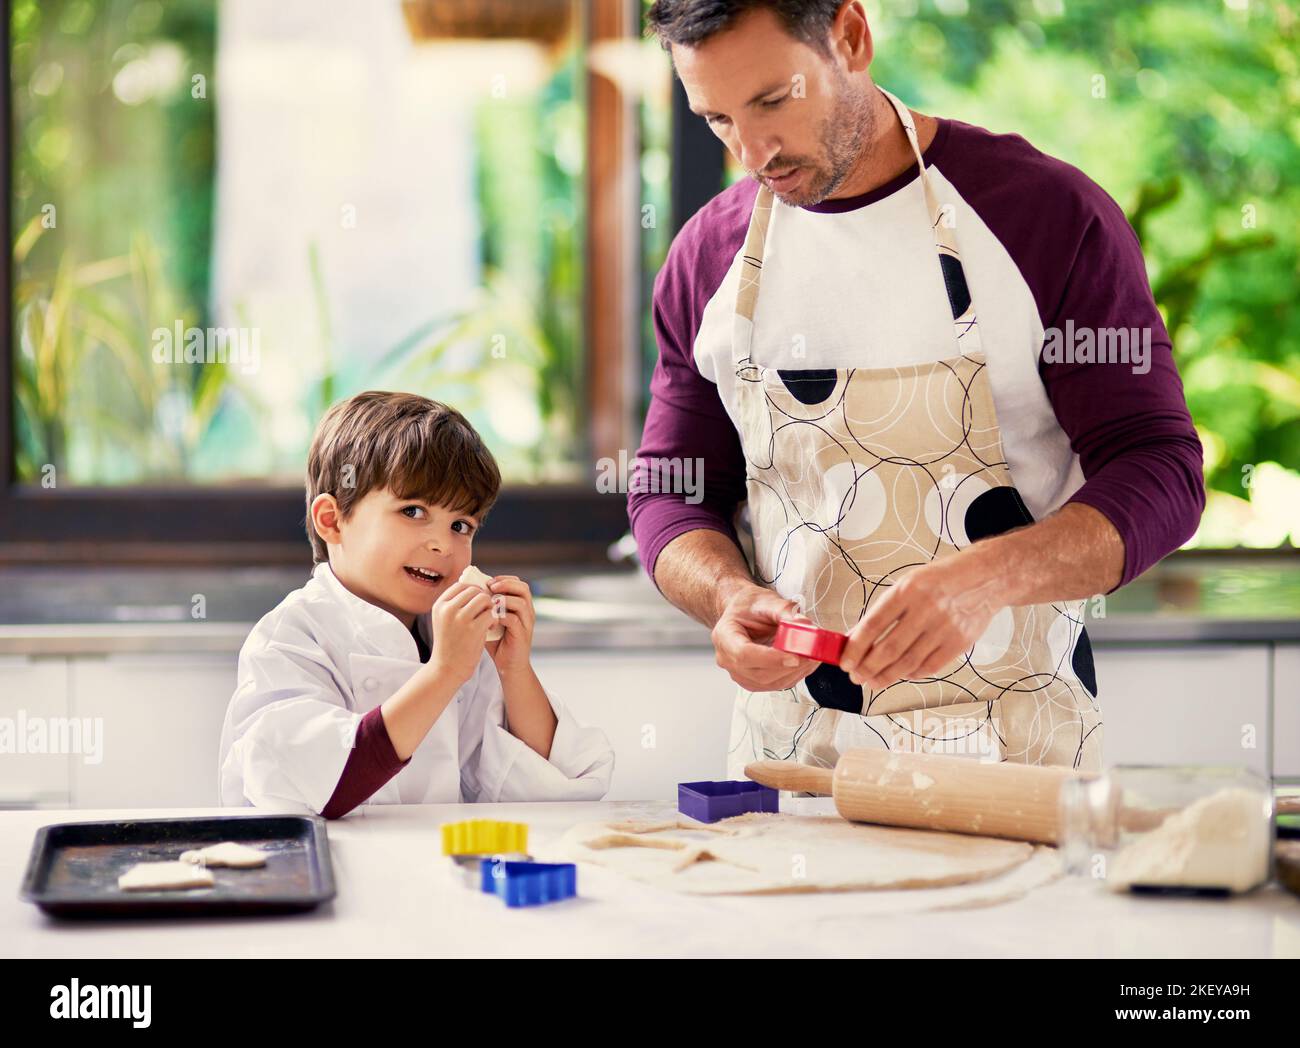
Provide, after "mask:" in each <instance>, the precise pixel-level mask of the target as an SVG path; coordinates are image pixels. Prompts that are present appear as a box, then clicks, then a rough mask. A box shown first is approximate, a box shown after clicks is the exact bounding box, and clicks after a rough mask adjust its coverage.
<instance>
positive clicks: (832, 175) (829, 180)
mask: <svg viewBox="0 0 1300 1048" xmlns="http://www.w3.org/2000/svg"><path fill="white" fill-rule="evenodd" d="M836 88H837V90H836V94H835V104H834V106H832V108H831V112H830V113H829V114H828V115H827V116H826V118H825V119H824V120H823V121H822V123H821V127H820V128H819V129H818V136H817V137H818V140H819V142H820V143H821V156H822V158H823V159H822V160H821V161H819V163H818V165H817V166H816V167H815V168H814V169H813V170H812V172H811V179H810V181H809V184H808V187H807V188H806V189H804V190H802V191H801V192H800V193H799V195H798V196H796V197H787V196H782V195H781V194H780V193H777V194H776V197H777V199H778V200H780V201H781V202H782V203H783V204H788V205H790V206H791V207H808V206H810V205H812V204H820V203H821V202H822V201H823V200H825V199H826V198H827V197H828V196H830V195H831V194H832V193H834V192H835V191H836V190H837V189H839V188H840V186H842V185H844V183H845V181H846V180H847V179H848V177H849V175H851V174H852V173H853V169H854V167H856V166H857V164H858V161H859V160H860V159H861V157H862V151H863V149H864V148H866V145H865V144H866V143H868V142H871V141H873V140H874V138H875V136H874V134H873V131H874V130H875V114H874V112H873V110H872V108H871V92H868V91H859V90H857V89H856V88H854V87H853V86H852V85H851V84H850V82H849V80H848V77H845V76H843V75H841V76H839V77H838V78H837V83H836Z"/></svg>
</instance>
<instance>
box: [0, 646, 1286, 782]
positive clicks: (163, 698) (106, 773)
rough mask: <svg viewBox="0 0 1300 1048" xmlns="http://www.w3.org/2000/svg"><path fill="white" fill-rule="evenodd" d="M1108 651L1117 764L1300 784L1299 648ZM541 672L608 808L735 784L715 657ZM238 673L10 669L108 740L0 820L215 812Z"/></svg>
mask: <svg viewBox="0 0 1300 1048" xmlns="http://www.w3.org/2000/svg"><path fill="white" fill-rule="evenodd" d="M1096 651H1097V659H1096V661H1097V674H1098V680H1099V686H1100V692H1101V695H1100V697H1101V704H1102V711H1103V714H1104V717H1105V724H1106V743H1105V749H1104V754H1105V756H1104V759H1105V762H1106V763H1107V764H1121V763H1125V764H1143V763H1147V764H1161V763H1194V762H1209V763H1224V762H1226V763H1232V764H1244V765H1246V766H1248V767H1251V768H1254V769H1255V770H1257V771H1259V772H1261V773H1267V772H1268V771H1269V766H1270V758H1271V763H1272V765H1273V770H1274V773H1275V774H1276V775H1277V776H1278V777H1279V778H1285V777H1288V776H1289V777H1291V778H1292V779H1294V780H1298V781H1300V644H1282V645H1277V646H1276V647H1275V648H1274V647H1271V646H1270V645H1267V644H1204V645H1176V646H1152V645H1144V646H1141V647H1137V646H1123V645H1107V644H1098V645H1097V649H1096ZM1270 660H1271V661H1270ZM534 661H535V665H536V667H537V670H538V674H539V675H540V677H541V678H542V681H543V682H544V683H545V685H546V686H547V687H548V688H549V689H551V690H552V691H553V692H554V693H555V694H556V696H557V697H558V698H559V699H560V700H561V701H563V702H564V703H565V704H566V705H567V706H568V707H569V708H570V709H572V710H573V712H574V714H575V715H576V716H577V717H578V718H579V719H580V720H582V721H583V722H585V723H587V724H592V725H596V726H598V727H600V728H601V729H602V730H603V731H604V732H605V734H606V735H607V736H609V739H610V742H611V743H612V745H613V746H614V749H615V754H616V758H615V767H614V777H613V781H612V783H611V788H610V792H609V795H608V799H609V800H646V799H669V798H673V797H675V796H676V788H677V784H678V783H679V782H684V781H689V780H693V779H718V778H722V777H724V775H725V772H726V748H727V742H728V738H729V734H730V724H731V710H732V703H733V699H734V694H735V686H734V685H733V684H732V682H731V680H730V678H729V677H728V676H727V675H726V674H725V673H724V672H723V671H722V670H721V669H719V668H718V667H717V665H716V664H715V662H714V656H713V651H712V649H711V648H693V649H677V650H646V649H634V648H609V649H603V650H590V649H581V650H579V649H549V650H548V649H542V650H538V651H536V652H535V653H534ZM235 665H236V656H235V654H234V653H233V652H231V653H228V654H217V653H195V652H184V651H181V652H168V653H162V652H159V653H132V654H126V653H122V654H114V655H108V656H91V655H74V656H68V657H54V656H49V657H45V656H39V657H29V656H0V716H3V717H7V718H16V717H17V711H18V710H19V709H22V710H24V711H25V712H24V716H25V717H27V718H31V717H36V716H39V717H42V718H47V719H51V720H52V719H54V718H66V717H76V718H92V719H95V718H97V719H98V723H99V724H100V725H101V726H102V733H103V738H102V746H103V754H102V760H101V761H100V762H99V763H89V762H87V760H86V759H85V755H83V754H71V755H68V754H25V755H20V754H3V755H0V806H11V807H13V806H18V807H33V806H54V807H65V806H69V805H73V806H78V807H111V806H115V805H116V806H123V807H173V806H187V805H207V804H215V803H216V775H217V772H216V762H217V749H218V745H219V740H220V734H221V723H222V720H223V718H224V716H225V711H226V706H227V704H228V703H229V701H230V694H231V692H232V690H233V689H234V683H235ZM1270 667H1271V674H1270ZM1270 683H1272V685H1273V691H1272V695H1271V707H1272V708H1271V709H1270ZM1270 714H1271V716H1272V718H1275V720H1272V721H1271V719H1270ZM1251 743H1253V746H1252V745H1251Z"/></svg>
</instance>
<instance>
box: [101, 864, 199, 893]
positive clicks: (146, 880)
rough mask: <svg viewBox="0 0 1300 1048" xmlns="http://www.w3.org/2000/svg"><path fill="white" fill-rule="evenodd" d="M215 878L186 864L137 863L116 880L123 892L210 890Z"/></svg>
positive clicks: (197, 867)
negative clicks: (185, 889) (186, 889)
mask: <svg viewBox="0 0 1300 1048" xmlns="http://www.w3.org/2000/svg"><path fill="white" fill-rule="evenodd" d="M215 881H216V878H214V877H213V876H212V874H211V873H210V872H209V871H208V870H205V869H204V868H203V867H202V866H194V865H192V864H191V863H188V862H138V863H136V864H135V865H134V866H132V867H131V868H130V869H129V870H127V871H126V873H124V874H122V875H121V876H120V877H118V879H117V886H118V888H119V889H120V890H122V891H124V892H152V891H171V890H174V889H180V888H211V887H212V885H213V884H214V883H215Z"/></svg>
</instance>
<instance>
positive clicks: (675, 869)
mask: <svg viewBox="0 0 1300 1048" xmlns="http://www.w3.org/2000/svg"><path fill="white" fill-rule="evenodd" d="M1040 850H1046V851H1049V852H1052V853H1053V855H1054V851H1053V850H1052V849H1040ZM1034 852H1035V847H1034V845H1031V844H1027V843H1024V842H1023V841H1007V840H998V839H994V838H989V837H974V836H970V835H967V834H957V833H937V832H933V831H930V830H911V829H902V828H899V827H894V826H871V825H865V824H863V823H855V822H848V821H846V820H844V819H841V818H839V817H838V816H808V815H787V814H784V813H782V814H766V813H757V812H754V813H750V814H747V815H738V816H736V817H735V818H733V819H723V820H722V821H721V822H716V823H712V824H705V823H698V822H694V821H693V820H689V819H686V818H684V817H681V818H670V819H659V820H654V819H630V820H624V821H620V822H605V823H584V824H582V825H579V826H575V827H574V828H573V829H571V830H570V831H569V832H568V833H566V834H565V835H564V837H563V838H561V840H560V841H559V842H558V844H557V845H556V846H555V848H554V849H553V853H554V854H556V855H557V856H559V857H562V858H565V859H567V860H568V861H571V862H573V861H576V862H590V863H595V864H596V865H599V866H606V867H609V868H611V869H613V870H616V871H618V872H619V873H621V874H623V875H625V876H628V877H631V878H633V879H635V880H639V881H645V882H648V883H651V884H655V885H658V886H660V887H663V888H668V889H670V890H673V891H679V892H688V893H692V894H700V895H739V894H759V893H777V892H828V891H861V890H872V891H878V890H883V889H900V888H936V887H942V886H945V885H953V884H966V883H969V882H972V881H979V880H984V879H987V878H993V877H997V876H999V875H1000V874H1003V873H1006V872H1007V871H1009V870H1012V869H1014V868H1016V867H1018V866H1020V865H1021V864H1023V863H1025V862H1027V861H1028V860H1029V859H1030V858H1031V857H1032V856H1033V855H1034Z"/></svg>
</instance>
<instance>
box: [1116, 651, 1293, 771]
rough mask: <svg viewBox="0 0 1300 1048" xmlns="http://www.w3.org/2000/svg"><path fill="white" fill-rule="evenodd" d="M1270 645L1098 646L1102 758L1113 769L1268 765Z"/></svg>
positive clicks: (1259, 767) (1261, 767)
mask: <svg viewBox="0 0 1300 1048" xmlns="http://www.w3.org/2000/svg"><path fill="white" fill-rule="evenodd" d="M1271 655H1272V652H1271V649H1270V646H1269V645H1267V644H1204V645H1171V646H1168V647H1156V648H1125V647H1121V646H1110V645H1100V644H1099V645H1098V646H1097V649H1096V665H1097V691H1098V696H1097V697H1098V699H1099V700H1100V702H1101V711H1102V717H1103V721H1104V723H1105V732H1106V737H1105V744H1104V747H1103V754H1104V756H1103V760H1104V762H1105V763H1106V764H1107V765H1114V764H1237V765H1245V766H1246V767H1249V768H1251V769H1252V770H1254V771H1257V772H1259V773H1260V774H1261V775H1267V774H1268V772H1269V764H1270V753H1269V746H1270V738H1271V726H1270V724H1269V669H1270V659H1271Z"/></svg>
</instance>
